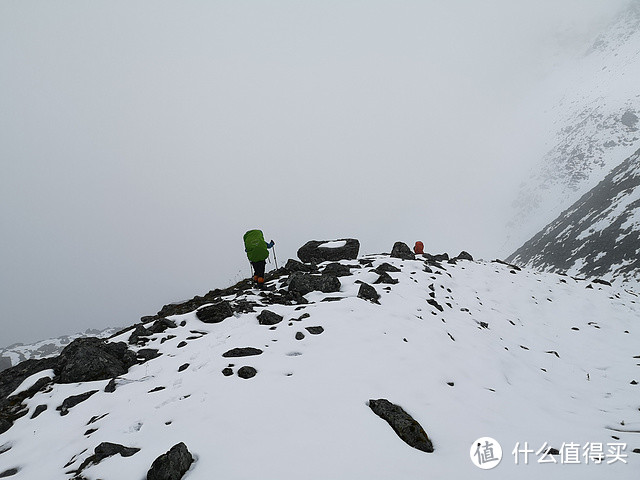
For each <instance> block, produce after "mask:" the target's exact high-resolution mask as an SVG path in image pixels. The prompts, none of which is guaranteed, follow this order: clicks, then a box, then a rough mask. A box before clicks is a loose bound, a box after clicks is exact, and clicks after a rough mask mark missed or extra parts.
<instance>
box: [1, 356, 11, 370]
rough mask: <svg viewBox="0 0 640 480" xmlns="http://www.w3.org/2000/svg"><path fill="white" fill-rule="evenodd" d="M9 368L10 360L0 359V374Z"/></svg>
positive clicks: (6, 358)
mask: <svg viewBox="0 0 640 480" xmlns="http://www.w3.org/2000/svg"><path fill="white" fill-rule="evenodd" d="M7 368H11V359H10V358H9V357H0V372H2V371H3V370H6V369H7Z"/></svg>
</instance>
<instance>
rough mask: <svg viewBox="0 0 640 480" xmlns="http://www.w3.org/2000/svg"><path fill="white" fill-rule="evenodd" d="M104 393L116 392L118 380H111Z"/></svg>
mask: <svg viewBox="0 0 640 480" xmlns="http://www.w3.org/2000/svg"><path fill="white" fill-rule="evenodd" d="M104 391H105V392H106V393H113V392H115V391H116V379H115V378H112V379H111V380H109V383H107V386H106V387H104Z"/></svg>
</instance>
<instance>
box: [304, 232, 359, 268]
mask: <svg viewBox="0 0 640 480" xmlns="http://www.w3.org/2000/svg"><path fill="white" fill-rule="evenodd" d="M359 251H360V242H359V241H358V240H356V239H355V238H344V239H341V240H333V241H317V240H311V241H309V242H307V243H305V244H304V245H303V246H302V247H300V248H299V249H298V252H297V253H298V258H299V259H300V260H302V261H303V262H304V263H321V262H327V261H329V262H337V261H340V260H353V259H355V258H357V257H358V252H359Z"/></svg>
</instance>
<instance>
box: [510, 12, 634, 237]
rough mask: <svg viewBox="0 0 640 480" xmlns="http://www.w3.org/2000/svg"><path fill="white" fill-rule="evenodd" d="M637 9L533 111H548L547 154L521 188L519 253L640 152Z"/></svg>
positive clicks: (543, 93)
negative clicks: (554, 221) (556, 218)
mask: <svg viewBox="0 0 640 480" xmlns="http://www.w3.org/2000/svg"><path fill="white" fill-rule="evenodd" d="M639 78H640V6H639V4H638V2H634V3H632V4H631V5H630V6H629V8H628V9H627V10H626V11H625V12H623V14H621V15H620V17H619V18H618V19H617V20H616V21H615V22H614V23H613V24H612V25H611V26H610V27H609V28H608V29H607V30H606V31H605V32H603V33H602V34H601V35H600V36H599V37H598V38H597V40H596V41H595V43H594V45H593V46H592V47H591V48H590V49H589V51H588V52H587V53H586V55H585V56H584V57H583V58H581V59H579V60H577V61H575V62H574V63H573V64H571V65H568V66H566V67H565V68H563V69H562V70H559V71H557V72H556V73H555V74H553V75H551V77H550V78H548V79H547V81H546V82H545V83H544V84H543V85H542V86H541V88H540V93H539V94H538V95H537V96H536V98H535V101H534V102H533V103H534V104H535V105H549V107H548V110H547V111H546V113H545V114H544V116H543V118H542V119H541V120H540V121H544V122H546V123H547V124H548V125H549V131H550V143H549V151H548V153H547V154H546V155H545V156H544V158H543V159H542V161H541V162H540V163H539V164H538V165H537V166H536V167H535V168H534V169H533V170H532V171H531V174H530V177H529V178H528V179H527V180H526V181H525V182H523V185H522V187H521V190H520V193H519V195H518V198H517V199H516V200H515V201H514V214H513V218H512V220H511V222H510V226H511V234H512V238H511V240H510V241H509V244H508V246H507V247H506V248H508V249H511V250H513V249H515V248H517V246H519V245H521V244H522V243H524V241H525V240H527V239H528V238H531V237H532V236H533V235H534V234H535V233H536V232H538V231H539V230H540V229H542V228H543V227H544V226H545V225H547V224H548V223H549V222H551V221H552V220H553V219H554V218H555V217H557V216H558V215H559V214H560V213H561V212H562V211H563V210H565V209H566V208H567V207H568V206H569V205H571V204H572V203H574V202H575V201H576V200H578V199H579V198H580V197H581V196H582V195H583V194H584V193H586V192H587V191H589V190H590V189H591V188H593V187H594V186H595V185H596V184H597V183H598V182H600V181H601V180H602V179H603V178H604V177H605V176H606V175H607V173H608V172H610V171H611V170H612V169H613V168H614V167H616V166H617V165H619V164H620V163H621V162H622V161H623V160H624V159H626V158H627V157H628V156H629V155H630V154H631V153H633V152H634V151H635V150H636V149H637V148H638V147H640V131H639V129H640V91H638V87H637V84H638V79H639Z"/></svg>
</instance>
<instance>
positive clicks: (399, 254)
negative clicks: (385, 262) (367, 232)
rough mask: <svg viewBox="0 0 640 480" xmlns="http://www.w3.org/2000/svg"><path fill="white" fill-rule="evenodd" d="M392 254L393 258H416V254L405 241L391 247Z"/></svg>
mask: <svg viewBox="0 0 640 480" xmlns="http://www.w3.org/2000/svg"><path fill="white" fill-rule="evenodd" d="M391 256H392V257H393V258H400V259H402V260H415V258H416V255H415V253H413V252H412V251H411V249H410V248H409V245H407V244H406V243H403V242H396V243H394V244H393V248H392V249H391Z"/></svg>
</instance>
